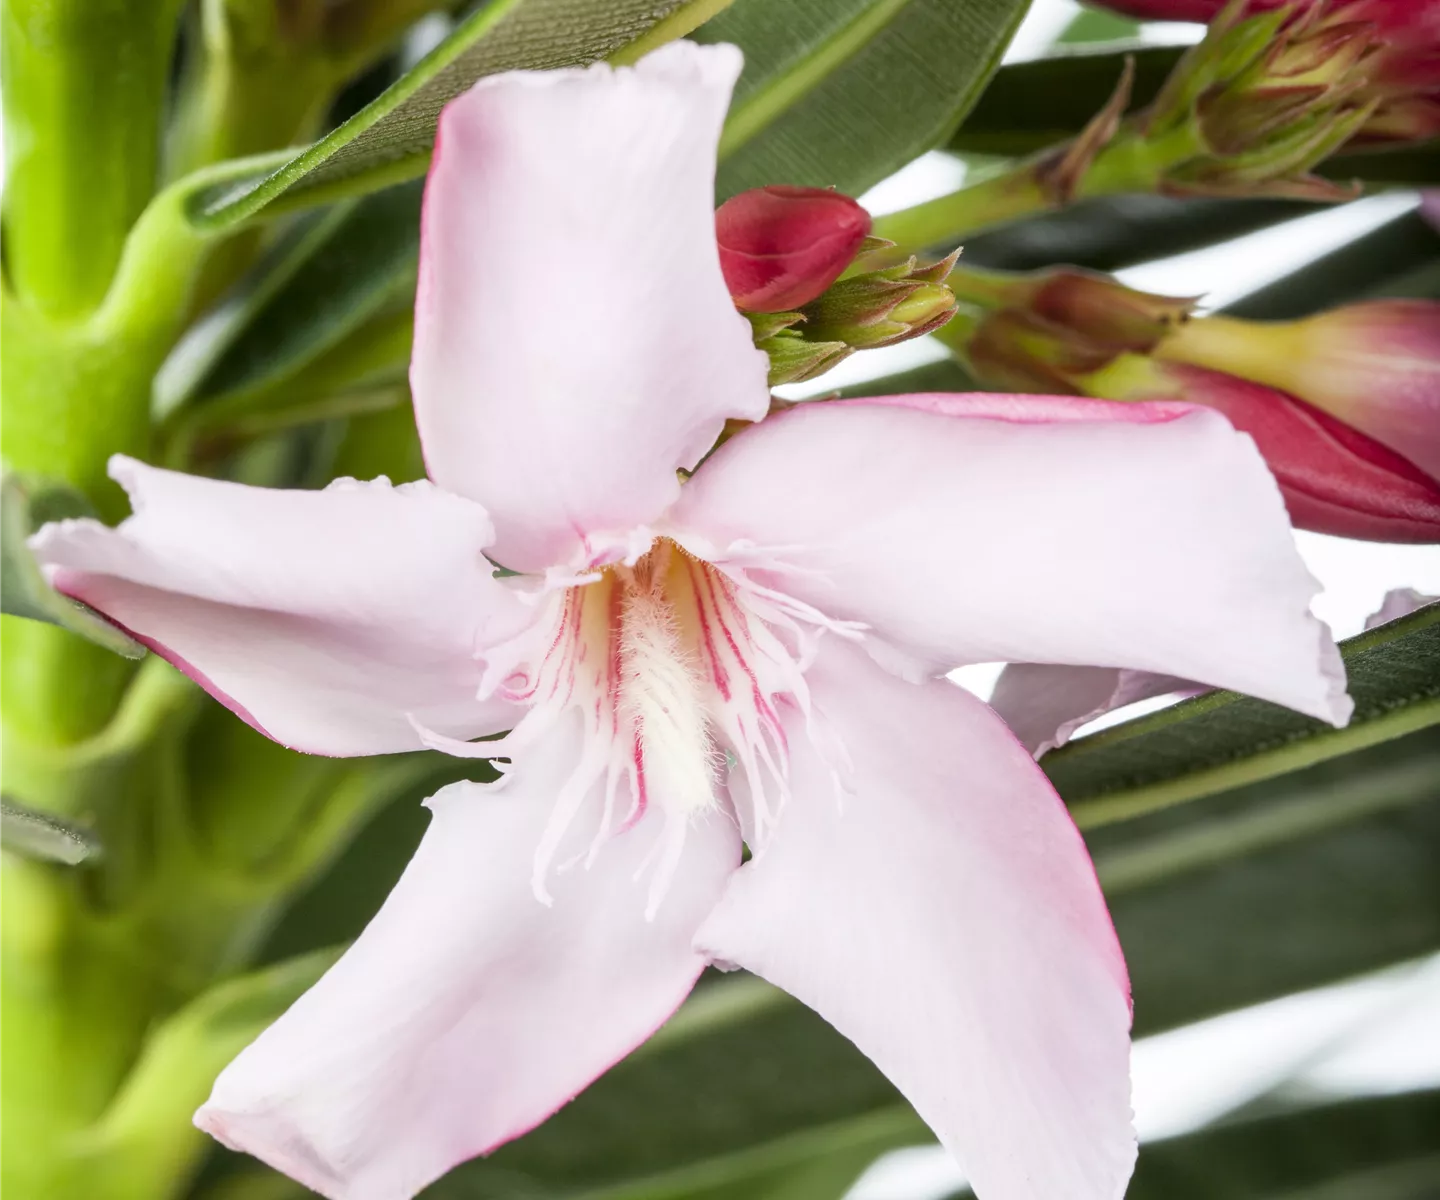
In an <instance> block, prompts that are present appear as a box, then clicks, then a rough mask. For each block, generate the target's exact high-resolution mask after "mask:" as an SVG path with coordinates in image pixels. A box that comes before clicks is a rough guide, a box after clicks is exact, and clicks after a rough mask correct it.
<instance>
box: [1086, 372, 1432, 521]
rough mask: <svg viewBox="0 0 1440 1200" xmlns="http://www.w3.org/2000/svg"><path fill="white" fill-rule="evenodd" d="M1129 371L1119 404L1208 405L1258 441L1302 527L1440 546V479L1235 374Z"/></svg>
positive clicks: (1298, 403) (1316, 411) (1291, 399)
mask: <svg viewBox="0 0 1440 1200" xmlns="http://www.w3.org/2000/svg"><path fill="white" fill-rule="evenodd" d="M1142 363H1143V366H1142ZM1127 366H1128V367H1129V369H1128V370H1126V371H1125V372H1124V374H1123V375H1117V377H1116V379H1115V382H1117V383H1118V382H1120V381H1122V380H1123V387H1122V388H1120V389H1118V391H1123V395H1121V394H1115V395H1114V398H1116V399H1125V400H1156V399H1165V400H1187V401H1189V402H1191V403H1193V404H1204V405H1206V406H1208V407H1210V408H1214V409H1217V410H1218V411H1220V412H1222V413H1224V414H1225V416H1226V417H1227V418H1228V419H1229V421H1230V424H1232V425H1233V426H1235V428H1236V429H1238V430H1240V431H1241V432H1242V433H1248V434H1249V435H1250V436H1251V437H1252V438H1254V439H1255V445H1256V447H1257V448H1258V449H1259V451H1260V453H1261V455H1262V456H1263V457H1264V459H1265V463H1266V465H1267V466H1268V467H1269V468H1270V471H1271V473H1272V474H1273V475H1274V476H1275V482H1276V483H1278V484H1279V485H1280V493H1281V495H1282V496H1283V497H1284V499H1285V506H1286V508H1287V509H1288V510H1289V512H1290V519H1291V521H1292V522H1293V523H1294V525H1295V526H1296V528H1298V529H1312V530H1314V531H1315V532H1317V533H1329V534H1335V535H1337V536H1339V537H1351V538H1366V539H1369V540H1371V541H1377V542H1423V543H1432V542H1440V483H1437V482H1436V481H1435V480H1433V479H1431V478H1430V477H1429V476H1427V475H1426V474H1425V473H1424V472H1423V471H1420V470H1419V469H1418V468H1416V467H1415V466H1414V465H1413V464H1411V463H1410V462H1408V461H1406V460H1405V459H1403V458H1401V457H1400V456H1399V455H1398V454H1396V453H1395V452H1394V451H1392V450H1390V449H1388V448H1387V447H1385V446H1382V445H1381V444H1380V443H1379V442H1377V441H1375V440H1373V439H1372V438H1369V437H1367V436H1366V435H1365V434H1363V433H1360V432H1359V431H1358V430H1355V429H1352V428H1350V426H1348V425H1346V424H1344V423H1343V422H1341V421H1337V420H1336V419H1335V418H1334V417H1332V416H1329V415H1328V414H1326V413H1323V412H1321V411H1320V410H1319V409H1316V408H1312V407H1310V405H1308V404H1305V403H1302V402H1301V401H1299V400H1297V399H1295V398H1294V397H1293V396H1290V395H1287V394H1286V393H1285V392H1281V391H1277V390H1276V389H1275V388H1270V387H1265V386H1264V385H1262V384H1258V383H1252V382H1250V381H1249V380H1247V379H1239V378H1236V377H1235V376H1233V375H1225V374H1222V373H1220V372H1218V371H1208V370H1206V369H1204V368H1203V367H1192V366H1187V365H1185V364H1183V363H1173V362H1155V361H1153V360H1151V361H1149V362H1144V360H1138V359H1137V360H1134V361H1132V362H1131V363H1130V364H1127ZM1102 390H1106V391H1110V390H1111V389H1102Z"/></svg>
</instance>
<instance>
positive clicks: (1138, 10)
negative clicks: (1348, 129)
mask: <svg viewBox="0 0 1440 1200" xmlns="http://www.w3.org/2000/svg"><path fill="white" fill-rule="evenodd" d="M1100 3H1103V4H1104V5H1106V7H1108V8H1112V9H1115V10H1116V11H1117V12H1121V13H1124V14H1125V15H1127V16H1132V17H1138V18H1140V19H1141V20H1148V21H1202V22H1206V23H1211V22H1215V21H1226V22H1231V21H1233V20H1235V19H1236V18H1237V17H1240V16H1253V15H1257V14H1267V13H1269V14H1275V13H1278V14H1279V15H1280V18H1281V19H1282V21H1284V22H1285V23H1287V24H1288V25H1289V26H1291V27H1293V28H1294V29H1295V31H1296V33H1297V37H1296V39H1295V49H1300V48H1306V47H1308V50H1306V56H1307V57H1306V58H1302V60H1301V61H1299V62H1295V61H1292V62H1291V63H1290V64H1288V69H1290V70H1291V71H1292V72H1293V74H1292V77H1291V81H1290V86H1293V87H1296V88H1312V87H1314V86H1316V85H1317V84H1327V83H1333V82H1334V81H1335V79H1336V78H1337V77H1338V76H1340V75H1342V74H1343V75H1345V76H1346V80H1345V85H1344V86H1345V87H1347V88H1349V89H1351V90H1352V91H1353V92H1354V95H1355V99H1356V100H1358V102H1359V103H1360V104H1362V105H1363V106H1364V107H1365V108H1366V110H1367V113H1366V117H1365V119H1364V121H1363V122H1362V123H1361V125H1360V128H1359V130H1358V131H1357V133H1356V135H1355V139H1354V140H1355V141H1357V142H1362V143H1364V142H1394V141H1418V140H1421V139H1424V138H1431V137H1435V136H1437V135H1440V6H1437V5H1435V4H1433V3H1430V2H1429V0H1243V2H1242V3H1240V4H1238V5H1236V4H1227V3H1226V0H1100ZM1293 55H1294V51H1293V50H1292V51H1291V56H1292V59H1293ZM1327 55H1328V56H1330V58H1331V60H1333V61H1327V60H1326V56H1327ZM1281 57H1284V56H1283V55H1282V56H1281ZM1297 67H1298V70H1296V68H1297ZM1317 70H1318V71H1319V72H1320V75H1319V76H1318V77H1317V76H1316V75H1315V74H1314V72H1316V71H1317ZM1327 76H1328V77H1329V78H1327ZM1281 86H1283V84H1282V85H1281Z"/></svg>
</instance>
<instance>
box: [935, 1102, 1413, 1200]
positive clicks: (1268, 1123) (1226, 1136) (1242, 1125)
mask: <svg viewBox="0 0 1440 1200" xmlns="http://www.w3.org/2000/svg"><path fill="white" fill-rule="evenodd" d="M1437 1128H1440V1091H1433V1090H1426V1091H1419V1092H1405V1093H1401V1094H1400V1095H1395V1096H1365V1097H1362V1098H1358V1099H1353V1100H1342V1101H1338V1102H1335V1101H1332V1102H1330V1103H1324V1104H1317V1105H1315V1106H1313V1107H1304V1108H1299V1109H1296V1110H1292V1111H1287V1112H1283V1113H1276V1114H1270V1115H1267V1116H1263V1117H1254V1118H1249V1119H1245V1120H1227V1121H1224V1122H1222V1123H1221V1124H1218V1125H1212V1126H1210V1127H1208V1128H1205V1129H1201V1130H1199V1131H1197V1132H1195V1133H1190V1134H1185V1135H1184V1136H1183V1137H1174V1138H1166V1139H1164V1140H1163V1141H1158V1142H1150V1143H1148V1144H1147V1145H1144V1146H1142V1147H1140V1160H1139V1162H1138V1163H1137V1164H1136V1167H1135V1175H1134V1178H1133V1179H1132V1180H1131V1182H1130V1187H1129V1189H1128V1190H1127V1191H1126V1193H1125V1197H1126V1200H1432V1198H1433V1197H1434V1196H1435V1195H1436V1190H1437V1187H1440V1151H1437V1150H1436V1140H1435V1130H1436V1129H1437ZM972 1196H973V1193H972V1192H971V1191H970V1190H969V1189H968V1188H966V1189H965V1190H964V1191H962V1192H959V1193H957V1194H956V1195H954V1196H952V1197H951V1198H950V1200H970V1198H971V1197H972Z"/></svg>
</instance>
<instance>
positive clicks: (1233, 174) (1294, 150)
mask: <svg viewBox="0 0 1440 1200" xmlns="http://www.w3.org/2000/svg"><path fill="white" fill-rule="evenodd" d="M1199 4H1200V0H1194V3H1193V4H1188V5H1177V6H1176V7H1177V8H1183V10H1184V11H1186V12H1189V11H1190V9H1191V8H1192V7H1195V6H1197V5H1199ZM1115 7H1120V8H1127V5H1126V4H1125V3H1119V4H1116V5H1115ZM1162 7H1164V6H1163V4H1162V3H1161V2H1160V0H1156V2H1155V4H1154V8H1155V10H1156V12H1158V11H1159V10H1160V9H1161V8H1162ZM1205 7H1207V9H1209V10H1211V20H1210V25H1209V28H1208V29H1207V31H1206V34H1205V37H1204V39H1203V40H1202V41H1200V42H1199V43H1198V44H1196V45H1195V46H1193V47H1191V48H1190V50H1188V51H1187V52H1186V53H1185V55H1184V56H1183V57H1182V58H1181V60H1180V62H1179V63H1178V64H1177V65H1176V67H1175V69H1174V71H1172V72H1171V74H1170V76H1169V78H1168V79H1167V80H1166V81H1165V84H1164V86H1163V87H1162V88H1161V90H1160V92H1159V94H1158V95H1157V96H1156V97H1155V99H1154V100H1153V101H1152V102H1151V103H1150V104H1149V105H1148V106H1147V107H1146V108H1145V109H1144V110H1143V111H1141V112H1139V113H1136V114H1134V115H1132V116H1129V117H1122V114H1123V113H1124V111H1125V109H1126V107H1127V106H1128V104H1129V100H1130V83H1131V78H1132V75H1133V70H1132V68H1131V67H1130V66H1128V65H1127V68H1126V71H1125V73H1124V76H1123V77H1122V79H1121V81H1120V84H1119V86H1118V88H1117V89H1116V92H1115V94H1114V95H1113V96H1112V97H1111V99H1110V101H1109V103H1108V104H1107V105H1106V106H1105V108H1104V109H1103V110H1102V111H1101V112H1100V113H1099V114H1097V115H1096V117H1095V118H1094V119H1093V120H1092V121H1091V122H1090V123H1089V125H1087V126H1086V128H1085V129H1084V130H1083V131H1082V132H1081V134H1080V135H1079V136H1078V137H1076V138H1075V139H1074V140H1072V141H1071V142H1068V143H1066V144H1065V145H1062V146H1059V147H1057V148H1055V149H1054V150H1051V151H1048V152H1046V153H1045V154H1043V155H1041V156H1039V157H1038V158H1036V159H1035V160H1034V161H1033V162H1032V163H1031V167H1030V171H1031V175H1032V177H1033V183H1034V184H1035V186H1037V187H1038V188H1039V189H1040V190H1041V191H1042V192H1043V193H1044V195H1045V196H1046V198H1047V199H1048V200H1049V201H1050V202H1051V203H1054V204H1064V203H1068V202H1070V201H1072V200H1074V199H1076V198H1077V197H1080V196H1084V195H1095V194H1102V193H1107V192H1117V191H1160V192H1166V193H1170V194H1174V195H1204V196H1283V197H1291V198H1297V199H1305V200H1340V199H1348V198H1350V197H1351V196H1353V195H1354V194H1355V189H1354V188H1353V187H1346V186H1342V185H1339V184H1336V183H1334V182H1332V181H1330V180H1326V179H1322V178H1320V177H1318V176H1316V175H1314V174H1312V173H1311V171H1312V169H1313V168H1314V167H1315V166H1316V165H1317V164H1319V163H1320V162H1322V161H1323V160H1324V159H1326V158H1328V157H1329V156H1330V155H1332V154H1333V153H1334V152H1335V151H1336V150H1338V149H1339V148H1340V147H1341V146H1344V145H1346V144H1350V143H1355V142H1377V141H1394V140H1410V139H1417V138H1423V137H1430V136H1433V135H1435V134H1437V133H1440V17H1437V15H1436V13H1437V6H1435V5H1432V4H1427V3H1424V2H1423V0H1351V2H1350V3H1326V2H1317V3H1312V4H1305V3H1300V2H1292V3H1289V4H1279V5H1276V4H1271V3H1267V2H1265V0H1259V2H1257V0H1231V2H1230V3H1229V4H1226V5H1225V6H1224V7H1223V8H1219V7H1218V6H1217V5H1213V4H1212V5H1206V6H1205ZM1138 8H1139V5H1138V4H1137V5H1136V6H1135V9H1134V10H1135V11H1138ZM1217 9H1218V11H1215V10H1217ZM1427 11H1428V13H1429V15H1428V16H1425V15H1423V14H1424V13H1425V12H1427ZM1404 13H1409V14H1410V16H1408V17H1407V16H1405V15H1403V14H1404ZM1152 15H1153V14H1152Z"/></svg>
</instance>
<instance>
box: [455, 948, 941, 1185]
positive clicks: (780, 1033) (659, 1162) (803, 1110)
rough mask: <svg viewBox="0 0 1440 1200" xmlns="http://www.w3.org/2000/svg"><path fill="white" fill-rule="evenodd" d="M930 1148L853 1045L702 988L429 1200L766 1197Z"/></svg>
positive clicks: (751, 995)
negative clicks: (802, 1175)
mask: <svg viewBox="0 0 1440 1200" xmlns="http://www.w3.org/2000/svg"><path fill="white" fill-rule="evenodd" d="M929 1140H930V1137H929V1134H928V1132H927V1131H926V1129H925V1126H924V1125H923V1124H922V1123H921V1122H920V1120H919V1118H918V1117H916V1116H915V1115H914V1114H913V1112H912V1111H911V1110H910V1108H909V1106H908V1105H906V1104H905V1102H904V1101H903V1100H901V1099H900V1097H899V1096H898V1094H897V1093H896V1092H895V1090H894V1089H893V1088H892V1087H891V1086H890V1084H889V1083H888V1082H886V1080H885V1079H884V1077H883V1076H881V1075H880V1074H879V1073H878V1072H877V1071H876V1070H875V1068H874V1067H873V1066H871V1065H870V1062H869V1061H868V1060H867V1059H866V1058H865V1057H864V1055H862V1054H861V1053H860V1052H859V1051H858V1050H857V1049H855V1047H854V1046H853V1045H851V1043H850V1042H848V1041H847V1040H846V1039H845V1038H843V1037H841V1036H840V1035H839V1034H838V1033H836V1032H835V1031H834V1030H833V1029H831V1027H830V1026H829V1025H827V1024H826V1023H825V1022H824V1021H822V1020H821V1019H820V1018H819V1017H817V1016H815V1015H814V1014H813V1013H811V1012H810V1011H809V1010H808V1009H806V1008H804V1007H803V1006H802V1005H799V1004H797V1003H796V1002H794V1001H793V1000H791V999H790V998H789V997H788V996H786V995H785V994H784V993H782V992H779V991H777V990H775V989H774V988H771V987H770V986H769V985H768V984H765V983H762V982H761V981H759V980H757V979H752V978H745V977H741V978H733V979H724V980H718V981H716V982H714V983H712V984H709V985H708V986H705V987H702V988H701V990H700V991H699V992H697V994H696V995H695V997H694V998H693V999H692V1000H691V1001H690V1003H688V1004H687V1005H686V1006H685V1007H684V1008H683V1009H682V1010H681V1011H680V1013H679V1014H678V1015H677V1016H676V1017H675V1018H674V1019H673V1020H672V1021H671V1022H670V1023H669V1024H668V1025H667V1026H666V1027H665V1028H664V1030H662V1031H661V1032H660V1033H659V1034H658V1035H656V1037H654V1038H653V1039H651V1041H650V1042H649V1043H647V1044H646V1045H645V1046H644V1047H642V1048H641V1049H640V1050H638V1051H636V1052H635V1053H634V1054H633V1055H631V1056H630V1057H629V1058H628V1059H626V1060H625V1061H624V1062H622V1063H621V1064H620V1065H619V1066H617V1067H615V1068H614V1069H613V1070H611V1071H610V1072H609V1073H608V1074H607V1075H606V1076H605V1077H604V1078H603V1079H602V1080H601V1081H600V1082H599V1083H598V1084H596V1085H595V1086H594V1087H592V1088H591V1089H589V1090H588V1091H586V1092H584V1093H582V1095H581V1096H580V1097H579V1098H578V1099H577V1100H575V1101H574V1103H572V1104H570V1105H568V1106H567V1107H566V1108H564V1109H563V1110H561V1112H560V1113H558V1114H557V1115H556V1116H555V1117H553V1118H551V1120H549V1121H547V1122H546V1123H545V1124H544V1125H542V1126H540V1127H539V1128H538V1129H536V1130H535V1131H534V1132H533V1133H530V1134H527V1135H526V1136H525V1137H524V1138H522V1139H520V1140H519V1141H516V1142H512V1143H511V1144H510V1145H508V1146H505V1147H503V1148H502V1149H500V1150H499V1151H497V1152H496V1153H495V1154H494V1155H492V1156H491V1157H490V1158H488V1159H484V1160H480V1161H476V1162H472V1163H469V1164H467V1165H465V1166H463V1167H460V1168H458V1169H457V1170H455V1171H453V1172H452V1173H451V1174H450V1175H449V1176H448V1177H447V1178H446V1179H445V1180H443V1181H442V1182H441V1183H439V1184H437V1185H435V1186H434V1187H433V1188H432V1189H431V1190H430V1191H429V1192H427V1193H426V1196H427V1197H433V1198H434V1200H530V1198H536V1200H538V1198H540V1197H552V1196H553V1197H560V1196H565V1197H581V1196H584V1197H596V1200H598V1198H599V1197H602V1196H603V1197H605V1198H606V1200H610V1198H611V1197H614V1198H615V1200H619V1198H620V1197H625V1198H626V1200H632V1198H633V1200H642V1198H643V1200H661V1198H662V1197H663V1198H667V1200H668V1198H670V1197H677V1196H680V1195H689V1194H691V1193H694V1192H698V1193H699V1194H700V1195H702V1196H708V1195H715V1196H717V1197H719V1196H725V1195H727V1192H726V1191H725V1190H723V1189H727V1188H729V1189H733V1190H732V1191H730V1192H729V1193H728V1194H732V1195H736V1196H739V1195H756V1194H757V1193H758V1194H761V1195H763V1194H764V1193H763V1192H759V1191H758V1188H756V1191H748V1190H747V1189H749V1188H752V1187H756V1181H757V1180H761V1179H765V1178H766V1177H767V1176H769V1178H770V1179H771V1180H772V1181H773V1180H774V1179H775V1175H774V1174H772V1173H778V1172H783V1171H786V1170H788V1169H790V1168H795V1167H800V1166H802V1165H803V1164H806V1163H810V1162H813V1161H815V1160H817V1159H820V1158H824V1157H827V1156H829V1155H831V1154H835V1153H841V1152H846V1151H857V1152H858V1150H859V1149H860V1148H862V1147H863V1149H864V1151H865V1156H866V1157H868V1158H873V1157H875V1156H876V1155H878V1154H879V1153H881V1152H882V1151H883V1150H885V1149H888V1148H890V1147H893V1146H896V1145H904V1144H906V1143H917V1142H925V1141H929ZM846 1165H847V1166H848V1165H849V1164H846ZM780 1194H781V1195H783V1194H784V1193H783V1192H782V1193H780Z"/></svg>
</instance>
